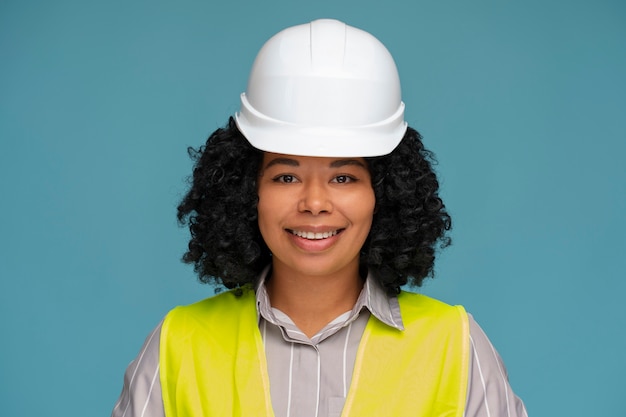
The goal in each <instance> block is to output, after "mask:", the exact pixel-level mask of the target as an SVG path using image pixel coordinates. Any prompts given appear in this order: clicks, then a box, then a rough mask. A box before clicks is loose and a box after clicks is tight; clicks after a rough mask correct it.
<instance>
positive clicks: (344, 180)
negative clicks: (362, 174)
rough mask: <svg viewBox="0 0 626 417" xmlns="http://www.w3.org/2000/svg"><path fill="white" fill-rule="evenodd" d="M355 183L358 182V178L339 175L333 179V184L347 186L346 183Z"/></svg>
mask: <svg viewBox="0 0 626 417" xmlns="http://www.w3.org/2000/svg"><path fill="white" fill-rule="evenodd" d="M354 181H356V178H354V177H351V176H349V175H337V176H336V177H335V178H334V179H333V182H336V183H338V184H345V183H348V182H354Z"/></svg>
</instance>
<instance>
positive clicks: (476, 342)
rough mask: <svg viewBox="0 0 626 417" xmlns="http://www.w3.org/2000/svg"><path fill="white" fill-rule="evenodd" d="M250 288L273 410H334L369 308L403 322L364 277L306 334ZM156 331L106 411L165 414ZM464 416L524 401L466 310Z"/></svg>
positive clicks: (294, 414) (327, 414) (515, 414)
mask: <svg viewBox="0 0 626 417" xmlns="http://www.w3.org/2000/svg"><path fill="white" fill-rule="evenodd" d="M264 275H265V274H264ZM256 294H257V311H258V316H259V328H260V330H261V335H262V337H263V342H264V346H265V353H266V356H267V365H268V372H269V379H270V387H271V388H270V391H271V397H272V406H273V409H274V413H275V415H276V417H309V416H310V417H339V416H340V415H341V411H342V409H343V404H344V401H345V399H346V396H347V393H348V389H349V388H350V382H351V378H352V371H353V366H354V360H355V358H356V352H357V349H358V345H359V342H360V340H361V335H362V334H363V331H364V329H365V325H366V323H367V320H368V318H369V316H370V314H373V315H374V316H375V317H376V318H378V319H379V320H380V321H382V322H383V323H385V324H387V325H388V326H392V327H395V328H397V329H400V330H403V329H404V328H403V325H402V317H401V314H400V308H399V305H398V300H397V299H396V298H394V297H388V296H387V295H386V293H385V292H384V290H383V289H382V288H380V287H379V286H378V284H377V283H376V282H375V280H374V279H371V278H370V277H368V278H367V279H366V281H365V285H364V286H363V290H362V291H361V294H360V295H359V298H358V300H357V302H356V304H355V306H354V308H353V309H352V310H351V311H347V312H345V313H344V314H341V315H340V316H339V317H337V318H336V319H335V320H333V321H331V322H330V323H328V324H327V325H326V326H325V327H324V328H323V329H322V330H320V331H319V332H318V333H317V334H316V335H314V336H313V337H312V338H310V339H309V338H308V337H307V336H306V335H305V334H304V333H303V332H301V331H300V330H299V329H298V328H297V326H296V325H295V324H294V323H293V322H292V321H291V319H290V318H289V317H288V316H287V315H286V314H284V313H282V312H281V311H279V310H277V309H275V308H272V307H271V305H270V302H269V297H268V295H267V292H266V290H265V285H264V282H263V279H261V282H260V284H259V287H258V288H257V292H256ZM160 333H161V324H159V325H158V326H157V327H156V329H154V331H153V332H152V333H151V334H150V335H149V336H148V338H147V339H146V341H145V343H144V346H143V347H142V349H141V351H140V352H139V355H138V356H137V358H136V359H135V360H134V361H132V362H131V363H130V365H129V366H128V368H127V369H126V373H125V375H124V386H123V389H122V393H121V395H120V397H119V399H118V401H117V404H116V405H115V408H114V409H113V413H112V417H148V416H149V417H164V416H165V412H164V410H163V400H162V397H161V384H160V379H159V338H160ZM465 416H466V417H476V416H488V417H500V416H502V417H527V414H526V410H525V408H524V404H523V403H522V401H521V400H520V399H519V398H518V397H516V396H515V394H514V393H513V391H512V390H511V387H510V385H509V383H508V377H507V374H506V370H505V368H504V365H503V363H502V360H501V359H500V356H499V355H498V353H497V352H496V350H495V349H494V348H493V346H492V345H491V343H490V342H489V340H488V339H487V336H486V335H485V333H484V332H483V331H482V329H481V328H480V327H479V326H478V324H476V322H475V321H474V319H473V318H472V317H471V316H470V373H469V381H468V395H467V402H466V410H465Z"/></svg>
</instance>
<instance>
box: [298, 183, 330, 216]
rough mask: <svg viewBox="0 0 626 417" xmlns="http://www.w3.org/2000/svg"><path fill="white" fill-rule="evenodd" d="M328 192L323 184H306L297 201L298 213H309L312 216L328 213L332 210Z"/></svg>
mask: <svg viewBox="0 0 626 417" xmlns="http://www.w3.org/2000/svg"><path fill="white" fill-rule="evenodd" d="M328 191H329V190H327V189H326V187H325V186H324V184H321V183H319V182H317V181H314V182H310V183H308V184H306V185H305V186H304V187H303V189H302V194H301V196H300V199H299V200H298V211H299V212H301V213H311V214H312V215H314V216H318V215H320V214H322V213H330V212H331V211H332V209H333V204H332V201H331V198H330V194H329V192H328Z"/></svg>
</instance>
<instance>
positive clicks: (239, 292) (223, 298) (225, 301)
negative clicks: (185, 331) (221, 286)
mask: <svg viewBox="0 0 626 417" xmlns="http://www.w3.org/2000/svg"><path fill="white" fill-rule="evenodd" d="M254 300H255V294H254V290H253V289H252V288H251V287H248V286H245V287H243V288H240V289H236V290H229V291H225V292H223V293H220V294H217V295H215V296H213V297H209V298H205V299H204V300H201V301H198V302H195V303H193V304H188V305H184V306H178V307H176V308H174V309H172V310H171V311H170V312H169V313H168V314H167V316H166V317H165V320H164V326H167V325H168V324H169V323H170V322H172V321H194V320H201V321H203V322H207V321H209V322H210V321H211V320H220V321H222V320H228V317H236V316H237V315H238V314H239V313H241V312H243V311H246V310H250V309H254V308H255V304H254ZM234 320H236V318H234Z"/></svg>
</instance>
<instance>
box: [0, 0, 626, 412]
mask: <svg viewBox="0 0 626 417" xmlns="http://www.w3.org/2000/svg"><path fill="white" fill-rule="evenodd" d="M320 17H335V18H338V19H341V20H344V21H346V22H348V23H349V24H351V25H353V26H356V27H360V28H363V29H365V30H367V31H369V32H371V33H373V34H374V35H375V36H377V37H378V38H379V39H380V40H381V41H383V43H385V44H386V45H387V46H388V48H389V49H390V51H391V52H392V54H393V55H394V57H395V59H396V62H397V64H398V67H399V71H400V76H401V79H402V83H403V98H404V101H405V102H406V104H407V113H406V116H407V119H408V121H409V122H410V123H411V124H412V125H413V126H414V127H416V128H417V129H418V130H420V131H421V133H422V134H423V135H424V137H425V142H426V145H427V146H428V147H429V148H431V149H432V150H433V151H435V153H436V154H437V157H438V159H439V162H440V163H439V166H438V172H439V174H440V176H441V183H442V195H443V197H444V199H445V202H446V204H447V206H448V207H449V209H450V212H451V213H452V215H453V220H454V230H453V234H452V236H453V239H454V245H453V246H452V247H450V248H449V249H448V250H447V251H445V252H444V253H443V254H442V256H441V257H440V260H439V262H438V265H437V278H436V279H435V280H432V281H429V283H428V284H426V285H425V286H424V287H423V289H422V290H421V291H423V292H424V293H427V294H430V295H433V296H436V297H438V298H441V299H443V300H445V301H447V302H449V303H462V304H464V305H465V306H466V307H467V309H468V310H469V311H470V312H472V313H473V314H474V316H475V317H476V319H477V320H478V321H479V323H481V325H482V326H483V327H484V328H485V330H486V331H487V334H488V335H489V336H490V338H491V339H492V341H493V343H494V345H495V346H496V348H497V349H498V350H499V352H500V353H501V355H502V356H503V358H504V360H505V362H506V364H507V367H508V370H509V374H510V379H511V383H512V385H513V387H514V389H515V391H516V393H517V394H518V395H519V396H521V397H522V398H523V399H524V400H525V403H526V405H527V408H528V410H529V413H530V414H531V416H534V417H540V416H570V417H572V416H592V415H594V416H600V415H612V416H617V415H620V416H623V415H625V414H624V407H623V395H624V392H625V391H626V385H625V383H624V378H623V376H624V374H625V373H626V359H625V358H624V352H626V331H625V329H626V313H625V312H624V307H623V298H624V297H623V293H624V291H625V290H626V284H625V282H626V280H625V279H624V278H625V274H624V269H625V267H626V262H625V258H626V238H625V236H626V221H625V213H626V169H625V168H624V162H623V160H624V156H625V154H626V146H625V139H626V81H625V79H626V77H625V75H626V5H625V4H624V2H621V1H609V0H599V1H598V0H596V1H593V0H588V1H578V0H574V1H565V0H562V1H540V0H529V1H524V2H501V1H474V2H468V1H460V0H459V1H452V0H442V1H415V0H406V1H388V2H382V1H378V2H368V1H365V0H361V1H338V0H336V1H333V2H330V1H317V2H307V3H303V4H298V3H296V2H287V1H276V2H258V1H239V2H219V3H215V2H210V1H179V2H165V1H107V2H104V1H100V2H93V1H78V0H57V1H54V2H47V1H6V0H4V1H2V2H1V3H0V181H1V182H0V199H1V200H0V201H1V202H0V207H1V210H2V211H1V214H2V216H1V217H0V236H1V241H0V277H1V281H0V335H1V336H0V338H1V341H0V352H1V353H2V354H1V355H0V405H1V406H0V407H1V409H2V412H1V414H2V415H5V416H37V415H45V416H90V415H93V416H97V415H108V414H109V413H110V411H111V409H112V408H113V405H114V403H115V401H116V399H117V395H118V394H119V391H120V390H121V386H122V375H123V372H124V369H125V367H126V365H127V364H128V362H129V361H130V360H131V359H132V358H133V357H134V356H135V354H136V353H137V351H138V349H139V348H140V346H141V344H142V342H143V339H144V338H145V336H146V335H147V334H148V332H149V331H150V330H151V329H152V328H153V327H154V326H155V325H156V324H157V323H158V322H159V320H160V319H161V318H162V316H163V315H164V314H165V313H166V312H167V311H168V310H169V309H170V308H171V307H173V306H175V305H177V304H184V303H190V302H192V301H195V300H198V299H200V298H203V297H205V296H208V295H211V294H212V293H213V290H212V289H211V288H210V287H206V286H201V285H199V284H197V283H196V280H195V276H194V274H193V271H192V268H191V267H189V266H186V265H184V264H182V263H181V262H180V261H179V259H180V256H181V255H182V253H183V251H184V250H185V247H186V239H187V232H186V230H184V229H180V228H178V226H177V224H176V221H175V207H176V204H177V202H178V200H179V199H180V198H181V196H182V193H183V192H184V190H185V186H186V183H185V178H186V176H187V175H189V174H190V170H191V162H190V161H189V159H188V158H187V154H186V147H187V146H189V145H193V146H197V145H200V144H201V143H203V142H204V140H205V139H206V137H207V136H208V134H209V133H210V132H211V131H213V130H214V129H215V128H217V127H219V126H221V125H223V124H224V123H225V122H226V120H227V118H228V116H229V115H231V114H233V113H234V112H235V111H237V109H238V106H239V93H240V92H241V91H243V90H244V89H245V86H246V81H247V75H248V71H249V68H250V66H251V64H252V61H253V59H254V56H255V54H256V52H257V51H258V49H259V48H260V47H261V45H262V43H263V42H264V41H265V40H266V39H267V38H268V37H269V36H271V35H272V34H274V33H275V32H277V31H279V30H280V29H282V28H284V27H287V26H291V25H294V24H298V23H305V22H308V21H310V20H313V19H316V18H320Z"/></svg>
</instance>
